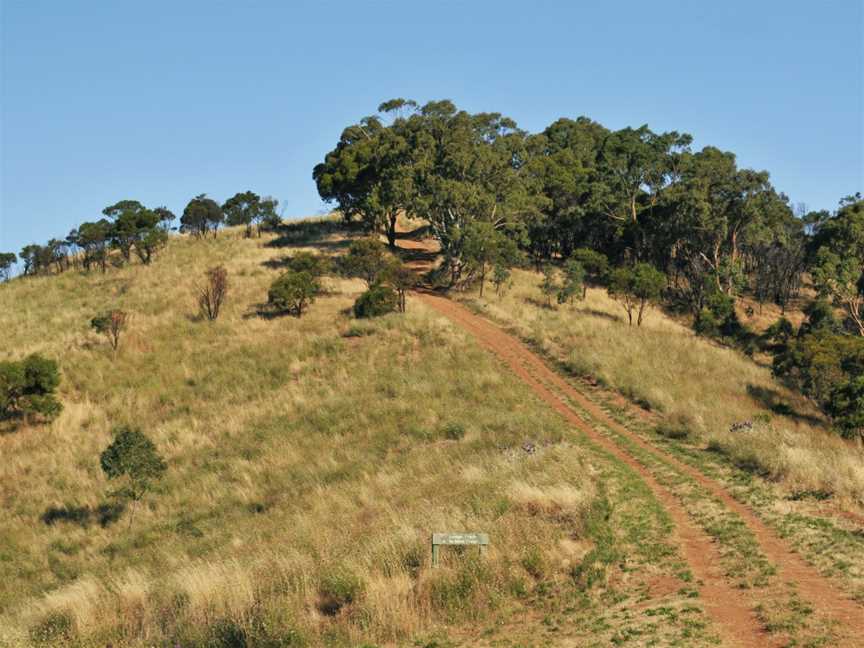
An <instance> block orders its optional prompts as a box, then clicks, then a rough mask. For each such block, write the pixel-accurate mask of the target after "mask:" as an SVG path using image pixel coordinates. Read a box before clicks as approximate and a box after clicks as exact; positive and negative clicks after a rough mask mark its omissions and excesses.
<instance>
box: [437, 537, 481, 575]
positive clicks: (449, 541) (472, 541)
mask: <svg viewBox="0 0 864 648" xmlns="http://www.w3.org/2000/svg"><path fill="white" fill-rule="evenodd" d="M442 545H443V546H447V545H477V547H478V548H479V550H480V555H481V556H482V555H483V554H484V553H486V548H487V547H488V546H489V536H488V534H486V533H433V534H432V566H433V567H437V566H438V548H439V547H441V546H442Z"/></svg>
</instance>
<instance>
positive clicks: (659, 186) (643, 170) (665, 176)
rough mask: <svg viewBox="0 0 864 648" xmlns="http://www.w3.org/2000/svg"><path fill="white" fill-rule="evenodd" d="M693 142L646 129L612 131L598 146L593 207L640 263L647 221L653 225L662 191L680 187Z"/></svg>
mask: <svg viewBox="0 0 864 648" xmlns="http://www.w3.org/2000/svg"><path fill="white" fill-rule="evenodd" d="M692 140H693V138H692V137H691V136H690V135H688V134H686V133H679V132H677V131H670V132H667V133H655V132H654V131H652V130H651V129H650V128H648V126H647V125H643V126H640V127H639V128H635V129H634V128H624V129H621V130H618V131H613V132H611V133H609V134H608V136H607V137H606V138H605V139H604V140H603V142H602V144H601V145H600V149H599V152H598V158H597V172H596V176H595V181H594V182H593V184H592V191H591V198H592V201H593V204H592V206H593V208H594V209H596V210H597V211H598V212H600V213H602V214H604V215H605V216H606V217H607V218H608V219H609V221H610V222H611V224H613V226H614V227H615V229H616V233H617V234H618V235H619V236H623V237H625V239H626V247H627V248H628V249H629V250H630V253H631V254H632V255H634V256H635V257H636V258H640V257H641V256H642V255H643V253H644V252H645V250H644V248H645V246H646V232H645V229H646V227H650V224H649V223H646V222H645V219H646V217H647V218H648V219H649V220H650V216H651V215H652V212H653V210H654V209H655V208H656V207H657V206H658V205H659V203H660V200H661V198H662V197H663V194H664V191H665V190H666V189H668V188H669V187H671V186H674V185H675V183H676V182H677V179H678V177H679V175H680V167H681V163H682V160H683V159H684V158H685V157H686V156H687V154H688V152H689V146H690V143H691V142H692ZM643 214H644V215H645V216H643Z"/></svg>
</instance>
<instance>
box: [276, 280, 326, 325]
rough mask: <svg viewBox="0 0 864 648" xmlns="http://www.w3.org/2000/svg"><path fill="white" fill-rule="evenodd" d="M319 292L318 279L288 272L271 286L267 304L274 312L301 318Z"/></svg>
mask: <svg viewBox="0 0 864 648" xmlns="http://www.w3.org/2000/svg"><path fill="white" fill-rule="evenodd" d="M320 290H321V286H320V284H319V283H318V279H317V278H316V277H314V276H313V275H311V274H310V273H308V272H305V271H304V272H295V271H293V270H288V271H286V272H285V273H284V274H283V275H282V276H280V277H279V278H277V279H276V280H275V281H274V282H273V283H272V284H271V286H270V291H269V292H268V294H267V302H268V303H269V304H270V306H271V307H272V308H273V309H274V310H275V311H276V312H279V313H292V314H293V315H295V316H296V317H301V316H302V315H303V310H304V309H305V308H306V307H307V306H308V305H309V304H311V303H312V302H313V301H315V297H316V296H317V295H318V293H319V292H320Z"/></svg>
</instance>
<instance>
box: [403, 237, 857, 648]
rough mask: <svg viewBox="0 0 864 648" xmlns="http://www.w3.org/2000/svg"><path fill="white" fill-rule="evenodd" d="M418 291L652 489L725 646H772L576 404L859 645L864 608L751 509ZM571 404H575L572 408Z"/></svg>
mask: <svg viewBox="0 0 864 648" xmlns="http://www.w3.org/2000/svg"><path fill="white" fill-rule="evenodd" d="M401 244H402V245H403V246H404V247H406V248H411V249H414V250H420V249H422V248H423V247H424V244H423V243H421V242H420V241H410V240H403V241H401ZM417 296H418V297H419V299H420V300H422V301H423V302H424V303H425V304H427V305H428V306H430V307H431V308H433V309H434V310H436V311H437V312H439V313H441V314H442V315H444V316H445V317H447V318H448V319H450V320H451V321H453V322H454V323H455V324H457V325H458V326H460V327H461V328H463V329H464V330H466V331H467V332H469V333H471V334H472V335H473V336H474V337H475V338H476V339H477V340H478V342H480V344H481V345H483V346H484V347H485V348H486V349H488V350H489V351H491V352H492V353H494V354H495V355H496V356H498V357H499V358H500V359H501V360H502V361H503V362H504V363H505V364H506V365H507V366H509V367H510V369H511V370H512V371H513V372H514V373H515V374H516V375H517V376H518V377H519V378H520V379H522V380H523V381H524V382H525V383H526V384H527V385H528V386H529V387H531V389H532V390H533V391H534V392H535V393H536V394H537V395H538V396H539V397H540V398H541V399H543V400H544V401H546V402H547V403H548V404H549V405H550V406H552V407H553V408H555V410H556V411H558V412H559V413H560V414H562V415H563V416H564V417H565V418H566V419H567V420H568V421H570V422H571V423H573V424H574V425H575V426H576V427H577V428H578V429H579V430H581V431H582V432H583V433H584V434H585V435H586V436H587V437H588V438H590V439H591V440H592V441H593V442H594V443H596V444H597V445H599V446H601V447H602V448H604V449H605V450H607V451H608V452H610V453H611V454H613V455H614V456H616V457H617V458H618V459H620V460H621V461H623V462H624V463H626V464H627V465H628V466H629V467H630V468H631V469H633V470H634V471H635V472H636V473H637V474H638V475H639V476H640V477H641V478H642V479H643V480H644V481H645V483H646V484H647V485H648V486H649V487H650V488H651V490H652V492H653V493H654V495H655V497H657V499H658V500H659V501H660V502H661V503H662V505H663V506H664V507H665V508H666V510H667V511H668V512H669V514H670V516H671V518H672V520H673V521H674V523H675V527H676V531H675V534H676V537H677V540H678V542H679V544H680V546H681V548H682V552H683V555H684V558H685V559H686V560H687V562H688V564H689V566H690V568H691V570H692V571H693V574H694V576H695V577H696V578H697V579H698V581H699V590H700V597H701V599H702V601H703V602H704V604H705V607H706V611H707V612H708V613H709V614H710V615H711V617H712V618H713V619H714V620H715V621H716V622H717V624H718V627H719V631H720V632H721V634H722V636H723V639H724V643H725V644H727V645H738V646H770V645H773V644H774V643H776V642H775V640H774V638H772V637H771V636H769V635H768V634H766V632H765V631H764V630H763V628H762V627H761V625H760V623H759V621H758V620H757V618H756V616H755V612H754V610H753V605H752V601H751V600H750V599H749V597H748V596H747V595H746V594H744V593H743V592H742V591H741V590H739V589H737V588H735V587H734V586H733V585H732V584H731V583H730V582H729V580H727V578H726V577H725V575H724V572H723V570H722V568H721V566H720V554H719V551H718V548H717V546H716V545H715V543H714V542H713V540H712V539H711V538H710V537H709V536H708V535H707V534H706V533H705V532H704V531H703V530H702V529H701V528H700V527H699V526H698V524H697V523H696V522H695V521H694V520H693V519H691V517H690V516H689V515H688V513H687V511H686V510H685V509H684V507H683V506H682V505H681V503H680V502H679V500H678V498H677V497H676V496H675V495H674V494H673V493H672V492H671V491H670V490H669V489H668V488H666V487H665V486H664V485H662V484H660V483H659V482H658V481H657V479H656V478H655V477H654V475H653V474H652V473H651V471H650V470H649V469H648V468H646V467H645V466H644V465H642V464H641V463H640V462H639V461H638V460H637V459H636V458H635V457H634V456H633V455H631V454H630V453H629V452H628V451H627V450H626V449H625V448H624V447H623V446H621V445H618V444H617V443H616V442H615V441H614V440H612V439H611V438H609V437H607V436H605V435H603V434H602V433H600V432H599V431H598V430H596V429H594V428H593V427H592V425H591V424H590V422H589V421H588V420H586V418H583V416H582V415H580V413H579V409H580V408H581V410H583V411H585V412H588V414H589V415H590V417H591V418H593V419H595V420H596V421H598V422H600V423H602V424H603V425H605V426H606V427H608V428H610V429H612V430H614V431H615V432H617V433H619V434H621V435H624V436H625V437H626V438H627V439H629V440H630V441H632V442H633V443H635V444H637V445H638V446H639V447H640V448H642V449H643V450H645V451H647V452H650V453H652V454H653V455H655V456H657V457H660V458H662V460H663V461H665V462H666V463H668V464H670V465H672V466H674V467H675V468H676V469H677V470H678V471H679V472H681V473H682V474H686V475H688V476H690V477H692V478H693V479H694V480H696V482H697V483H698V484H699V485H700V486H701V487H703V488H704V489H705V490H707V491H708V492H709V493H711V494H712V495H714V496H715V497H717V498H718V499H719V500H720V501H721V502H723V504H724V505H725V506H726V507H727V508H728V509H729V510H731V511H734V512H735V513H736V514H737V515H739V516H740V517H741V519H742V520H743V521H744V523H745V524H746V525H747V526H748V528H749V529H750V530H751V531H752V532H753V534H754V535H755V537H756V539H757V541H758V542H759V545H760V548H761V550H762V552H763V553H764V554H765V556H766V557H767V558H768V560H770V561H771V562H772V563H773V564H774V565H775V566H776V567H777V569H778V581H780V582H783V583H793V584H794V585H795V587H796V589H797V591H798V592H799V593H800V595H801V596H802V598H804V599H805V600H806V601H808V602H809V603H810V604H811V605H812V606H813V607H814V608H815V610H816V611H817V612H818V613H820V614H821V615H825V616H826V617H828V618H830V619H832V620H834V621H836V622H838V623H839V633H840V635H841V636H842V637H843V638H844V639H843V640H841V641H840V642H839V643H837V644H835V645H841V646H864V607H862V606H861V605H859V604H858V603H856V602H855V601H853V600H852V599H850V598H849V596H848V595H847V594H845V593H844V592H843V591H842V590H841V589H840V588H839V587H838V586H837V585H836V584H835V583H833V582H832V581H831V580H829V579H827V578H825V577H823V576H822V575H821V574H819V573H818V571H817V570H816V569H815V568H814V567H812V566H811V565H809V564H808V563H806V562H805V561H804V560H803V558H801V556H800V555H798V554H797V553H794V552H793V551H792V550H791V549H790V548H789V546H788V545H787V543H786V542H785V541H784V540H782V539H781V538H780V537H779V536H777V534H776V533H775V532H774V531H772V530H771V529H770V528H768V527H767V526H766V525H765V524H764V523H763V522H762V520H761V519H759V518H758V517H757V516H756V514H755V513H754V512H753V511H752V510H751V509H750V508H748V507H747V506H745V505H744V504H741V503H740V502H738V501H737V500H735V499H734V498H733V497H732V495H731V494H730V493H729V492H728V491H726V490H725V489H724V488H723V487H722V486H721V485H720V484H719V483H717V482H715V481H713V480H712V479H709V478H708V477H706V476H705V475H703V474H702V473H701V472H699V471H698V470H697V469H695V468H693V467H692V466H689V465H687V464H685V463H683V462H681V461H680V460H678V459H676V458H675V457H673V456H672V455H670V454H668V453H666V452H664V451H662V450H660V449H658V448H656V447H655V446H653V445H651V444H650V443H648V442H647V441H645V440H644V439H642V438H641V437H640V436H638V435H637V434H635V433H634V432H632V431H630V430H628V429H627V428H625V427H624V426H622V425H621V424H619V423H618V422H617V421H615V420H614V419H612V418H611V417H609V416H608V415H607V414H606V413H605V412H604V411H603V410H602V409H601V408H600V407H599V406H598V405H597V404H596V403H594V402H593V401H591V400H590V399H589V398H587V397H586V396H585V395H584V394H583V393H581V392H580V391H579V390H577V389H576V388H575V387H574V386H573V385H571V384H570V383H569V382H568V381H566V380H565V379H564V378H563V377H562V376H561V375H560V374H558V373H557V372H555V371H554V370H552V369H550V368H549V367H548V366H547V364H546V363H545V362H544V361H543V360H542V359H541V358H540V357H539V356H537V355H536V354H535V353H534V352H532V351H531V350H530V349H528V347H527V346H525V345H524V344H523V343H522V342H521V341H520V340H518V339H517V338H515V337H514V336H512V335H510V334H508V333H506V332H504V331H503V330H501V328H500V327H498V326H497V325H495V324H493V323H492V322H489V321H488V320H486V319H485V318H483V317H480V316H478V315H476V314H475V313H473V312H471V311H470V310H469V309H467V308H466V307H464V306H462V305H461V304H458V303H456V302H454V301H452V300H450V299H447V298H446V297H443V296H441V295H439V294H436V293H432V292H429V291H420V292H418V293H417ZM571 403H573V404H575V407H574V405H571Z"/></svg>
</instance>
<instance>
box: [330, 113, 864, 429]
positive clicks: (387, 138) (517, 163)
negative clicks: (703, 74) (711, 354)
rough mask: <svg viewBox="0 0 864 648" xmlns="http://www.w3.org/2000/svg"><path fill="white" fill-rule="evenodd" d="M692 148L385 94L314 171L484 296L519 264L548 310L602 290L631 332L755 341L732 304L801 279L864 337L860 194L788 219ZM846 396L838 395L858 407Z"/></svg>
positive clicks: (711, 155) (369, 223)
mask: <svg viewBox="0 0 864 648" xmlns="http://www.w3.org/2000/svg"><path fill="white" fill-rule="evenodd" d="M691 144H692V137H691V136H690V135H689V134H687V133H681V132H677V131H668V132H656V131H654V130H652V129H650V128H649V127H648V126H647V125H643V126H640V127H638V128H623V129H620V130H610V129H608V128H606V127H605V126H603V125H602V124H600V123H598V122H596V121H593V120H591V119H589V118H588V117H578V118H576V119H568V118H562V119H559V120H557V121H555V122H554V123H552V124H550V125H549V126H548V127H547V128H546V129H544V130H543V131H542V132H540V133H534V134H532V133H528V132H526V131H524V130H522V129H520V128H518V126H517V125H516V123H515V122H514V121H513V120H512V119H510V118H508V117H506V116H504V115H501V114H500V113H477V114H472V113H469V112H466V111H464V110H459V109H458V108H457V107H456V106H455V105H454V104H453V103H452V102H450V101H446V100H444V101H430V102H428V103H426V104H424V105H420V104H418V103H417V102H415V101H411V100H405V99H394V100H391V101H387V102H384V103H382V104H381V105H380V106H379V107H378V112H377V114H375V115H372V116H369V117H365V118H363V119H361V120H359V121H358V122H357V123H356V124H353V125H350V126H348V127H347V128H346V129H345V130H344V131H343V133H342V136H341V137H340V139H339V141H338V142H337V143H336V146H335V147H334V149H333V150H332V151H330V152H329V153H328V154H327V155H326V156H325V158H324V160H323V162H321V163H320V164H319V165H317V166H316V167H315V169H314V171H313V178H314V180H315V182H316V184H317V187H318V191H319V194H320V195H321V197H322V198H323V199H324V200H325V201H328V202H331V203H333V204H334V205H335V206H336V207H337V208H338V209H339V211H340V213H341V214H342V216H343V217H344V218H345V219H346V220H348V221H359V222H360V223H361V224H362V225H363V226H364V227H365V228H366V229H367V230H368V231H369V232H370V233H373V232H376V233H377V232H380V233H383V234H385V235H386V237H387V240H388V242H389V243H390V245H391V246H394V245H395V242H396V222H397V218H398V216H399V215H400V214H407V215H412V214H417V215H421V216H423V217H424V218H425V219H427V220H428V221H429V225H430V230H431V232H432V234H433V235H434V236H435V237H436V238H437V239H438V241H439V243H440V246H441V251H442V253H443V257H444V259H443V264H442V266H441V268H440V273H439V275H440V278H441V279H442V280H443V281H444V283H445V284H446V285H447V286H449V287H452V288H459V287H464V286H466V285H470V284H472V283H476V284H478V285H479V287H480V291H481V293H482V292H483V291H484V289H485V284H486V281H487V279H488V278H489V275H490V273H491V277H492V278H493V283H494V285H495V286H496V292H497V293H499V294H500V292H501V290H502V288H503V287H504V286H505V285H506V284H507V281H508V278H509V272H510V268H511V267H512V266H513V265H518V264H519V263H521V262H522V260H523V259H525V258H528V259H530V260H531V261H532V262H533V264H534V265H535V267H536V268H537V270H538V271H539V270H541V269H543V268H544V267H545V268H546V271H545V272H544V278H543V281H542V282H541V285H540V288H541V291H542V293H543V294H544V297H545V301H546V303H547V304H549V305H550V306H551V304H552V300H553V299H556V300H558V301H559V302H566V301H570V300H571V299H574V298H575V297H576V296H577V293H578V288H576V286H579V285H581V292H582V296H583V297H584V296H585V294H586V291H587V287H588V286H589V285H595V286H596V285H605V286H606V287H607V288H608V289H609V291H610V294H611V295H613V296H614V297H615V298H616V299H618V300H619V301H620V302H621V304H622V306H623V307H624V309H625V311H626V312H627V315H628V320H629V321H630V322H631V324H632V322H633V321H634V320H635V322H636V325H637V326H638V325H639V324H640V323H641V321H642V319H643V316H644V312H645V310H646V309H647V308H648V307H649V305H650V304H652V303H657V302H660V301H662V302H664V304H665V305H666V306H668V307H670V308H674V309H675V310H678V311H682V310H683V311H689V312H690V314H691V315H692V318H693V322H694V326H695V327H696V329H697V330H698V332H700V333H701V334H703V335H710V336H713V337H718V338H720V339H722V340H723V341H725V342H728V343H733V344H745V345H752V343H753V340H754V337H755V336H754V335H753V334H751V333H750V332H749V331H747V330H746V327H745V326H744V324H743V323H742V322H741V321H740V320H739V319H738V316H737V315H736V312H735V306H736V303H737V300H738V299H739V298H740V297H741V296H742V295H745V294H746V295H750V296H752V297H753V298H755V300H756V301H757V302H758V304H759V305H760V308H761V305H762V304H764V303H767V302H773V303H776V304H777V305H778V306H780V308H781V309H784V310H785V308H786V307H787V305H788V304H789V303H790V302H792V300H794V299H795V298H796V297H798V295H799V291H800V288H801V286H802V284H803V280H804V277H805V276H807V275H808V273H809V275H810V276H811V277H812V279H813V282H814V284H815V285H816V287H817V289H818V290H819V292H820V294H821V296H822V298H824V299H827V300H829V301H830V302H831V304H832V305H833V306H834V307H836V308H838V309H842V310H843V312H844V322H841V323H840V325H839V326H840V331H839V332H837V333H836V334H837V335H842V336H855V337H858V338H861V337H864V224H862V220H864V216H862V213H864V202H862V199H861V196H860V194H856V195H855V196H851V197H849V198H847V199H844V201H842V204H841V206H840V209H839V210H838V211H837V212H836V213H833V214H832V213H828V212H807V210H806V209H805V208H803V207H799V208H798V209H797V210H793V208H792V206H791V205H790V204H789V199H788V198H787V197H786V196H785V195H784V194H783V193H781V192H779V191H778V190H777V189H776V188H775V187H774V186H773V185H772V184H771V181H770V176H769V174H768V173H767V172H766V171H762V170H757V169H748V168H742V167H739V165H738V161H737V159H736V156H735V154H734V153H732V152H730V151H723V150H721V149H718V148H716V147H713V146H705V147H703V148H702V149H701V150H693V149H692V148H691ZM571 261H572V262H576V263H578V264H579V265H580V266H581V268H582V271H581V272H579V271H578V270H577V266H575V265H571ZM559 268H560V269H562V270H563V274H562V272H561V271H559ZM374 274H375V273H374V272H373V273H372V274H370V275H368V277H367V279H366V281H367V284H368V285H369V286H370V287H371V286H372V285H373V284H374ZM580 275H581V283H580V281H579V279H580ZM854 344H857V343H854ZM844 348H845V347H844ZM748 349H749V346H748ZM844 357H845V356H844ZM850 363H851V365H855V361H854V359H853V360H849V359H848V358H847V360H844V361H843V362H842V363H841V364H843V366H847V365H850ZM853 387H854V386H853ZM853 387H848V388H846V389H845V390H844V391H842V393H841V392H838V394H840V395H838V396H837V398H836V399H835V400H836V402H837V403H854V402H857V401H856V398H855V394H856V393H857V392H854V389H853ZM850 390H852V391H850ZM817 400H818V399H817ZM819 402H820V403H822V404H823V407H825V408H828V407H829V404H828V401H825V400H819ZM839 407H840V405H837V408H839ZM837 408H835V410H836V409H837ZM835 410H832V411H835ZM827 411H828V410H827V409H826V412H827ZM832 416H833V415H832Z"/></svg>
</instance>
